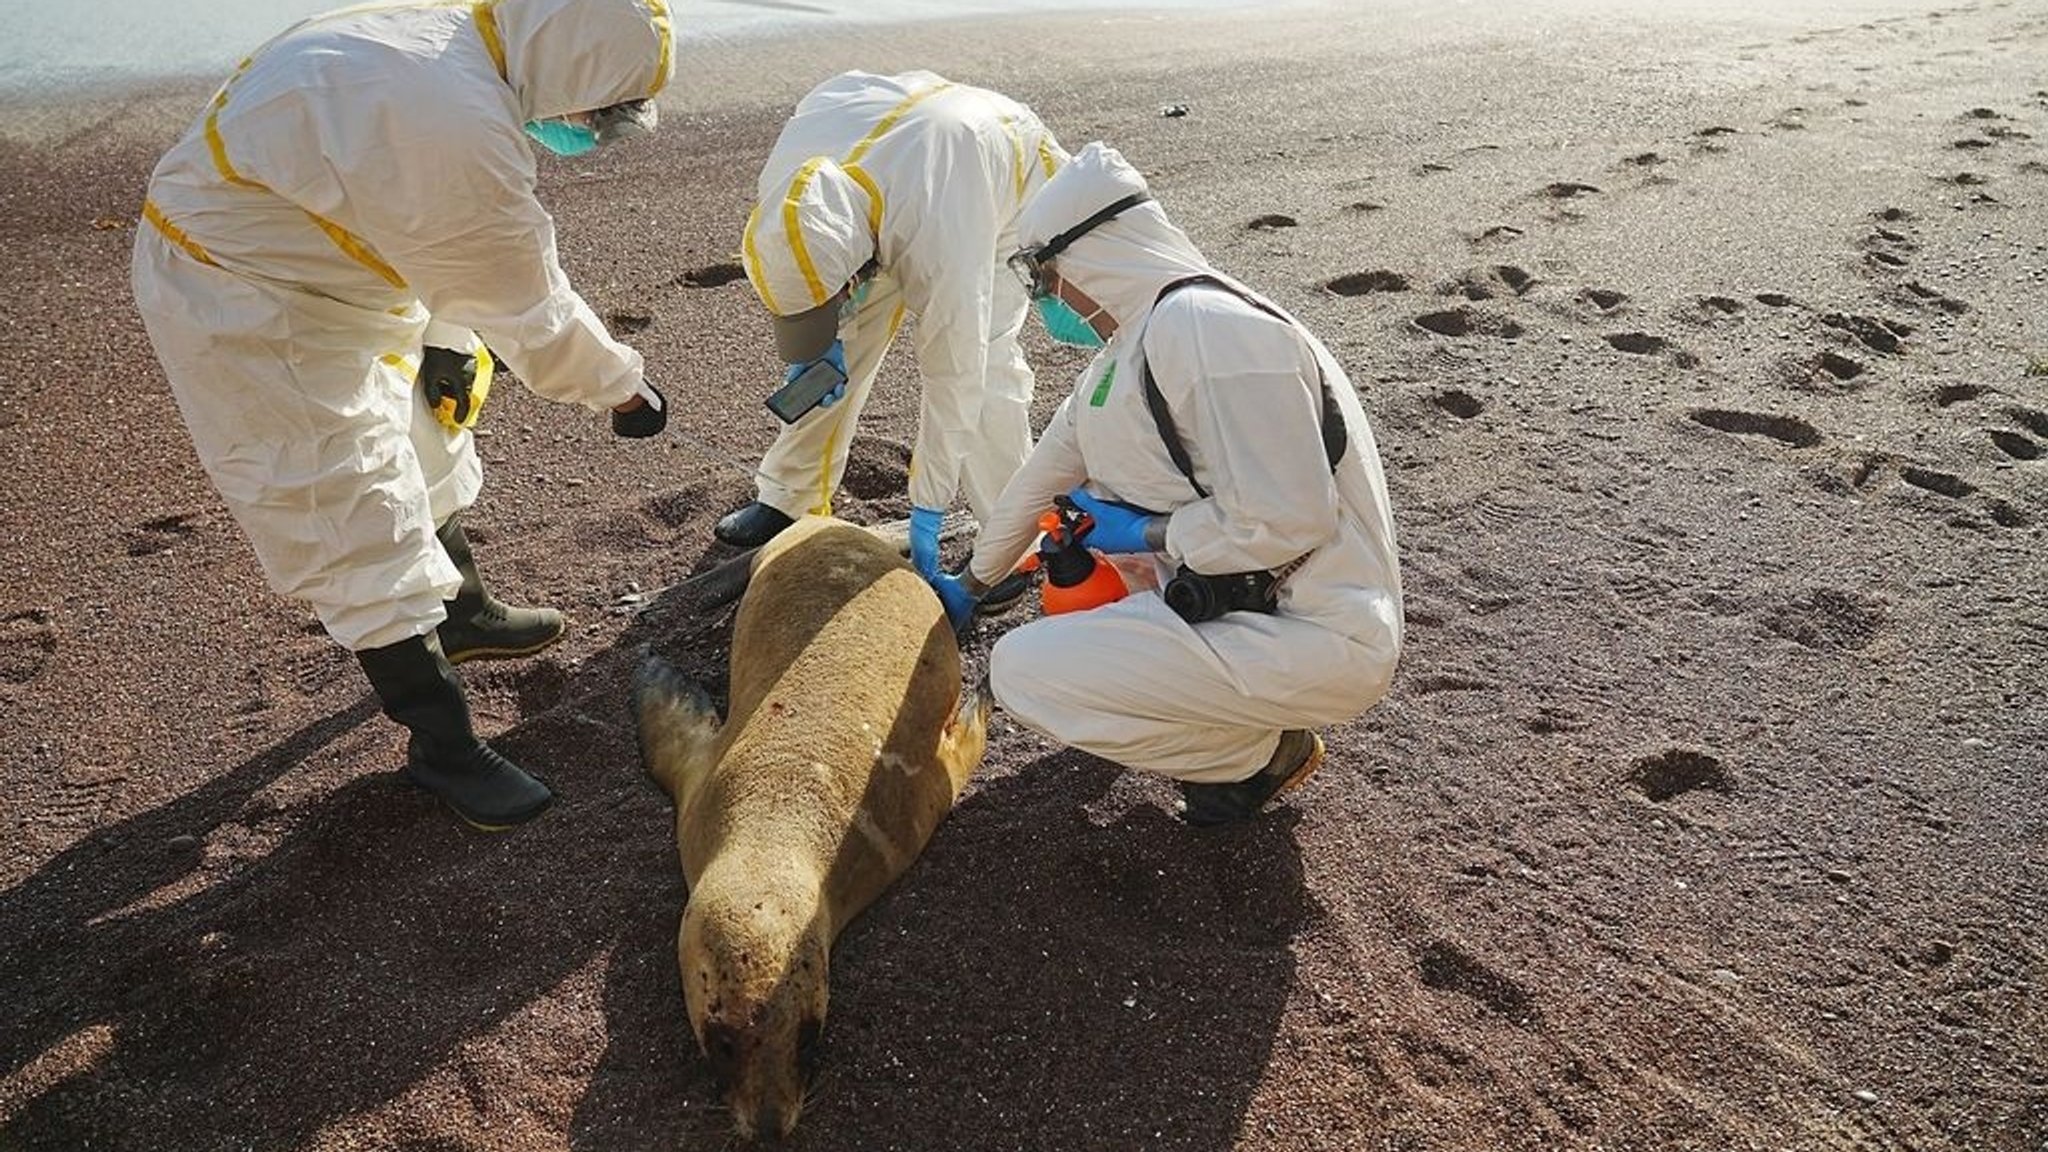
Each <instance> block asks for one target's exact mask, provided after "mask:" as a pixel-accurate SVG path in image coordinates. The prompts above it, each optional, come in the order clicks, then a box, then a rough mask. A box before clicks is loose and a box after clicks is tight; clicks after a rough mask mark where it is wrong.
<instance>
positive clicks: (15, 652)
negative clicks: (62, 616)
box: [0, 608, 57, 684]
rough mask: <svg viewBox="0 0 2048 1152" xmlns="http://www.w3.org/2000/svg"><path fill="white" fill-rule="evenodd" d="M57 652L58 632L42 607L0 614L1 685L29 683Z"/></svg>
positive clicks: (39, 674) (47, 665)
mask: <svg viewBox="0 0 2048 1152" xmlns="http://www.w3.org/2000/svg"><path fill="white" fill-rule="evenodd" d="M56 652H57V631H56V629H54V628H52V627H51V626H50V614H49V613H48V612H47V611H45V610H43V609H41V608H31V609H28V610H27V611H25V612H10V613H8V614H7V615H5V616H0V684H27V683H29V682H30V681H32V680H34V679H35V678H36V677H38V676H41V675H42V674H43V669H45V668H47V667H49V665H50V658H51V657H52V656H54V655H55V654H56Z"/></svg>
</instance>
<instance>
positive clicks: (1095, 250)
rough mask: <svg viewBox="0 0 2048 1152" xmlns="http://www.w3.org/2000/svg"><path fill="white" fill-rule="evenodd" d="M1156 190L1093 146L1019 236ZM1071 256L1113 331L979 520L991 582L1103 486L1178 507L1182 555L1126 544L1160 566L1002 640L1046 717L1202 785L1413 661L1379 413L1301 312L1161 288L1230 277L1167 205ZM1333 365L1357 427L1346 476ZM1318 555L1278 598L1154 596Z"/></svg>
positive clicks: (1019, 705) (1152, 207)
mask: <svg viewBox="0 0 2048 1152" xmlns="http://www.w3.org/2000/svg"><path fill="white" fill-rule="evenodd" d="M1143 191H1145V182H1144V179H1143V178H1142V177H1141V176H1140V175H1139V174H1138V173H1137V172H1136V171H1135V170H1134V169H1132V168H1131V167H1130V166H1129V165H1128V164H1127V163H1125V162H1124V160H1123V158H1122V157H1121V156H1119V155H1117V153H1116V152H1115V151H1114V150H1111V149H1107V148H1103V147H1102V146H1100V145H1090V146H1089V147H1088V148H1086V149H1084V150H1083V151H1082V152H1081V153H1079V154H1078V155H1077V156H1075V158H1074V159H1073V161H1072V163H1071V164H1069V165H1068V167H1067V168H1066V169H1064V170H1063V171H1062V172H1061V173H1060V174H1059V175H1058V176H1057V177H1055V178H1054V179H1053V180H1052V181H1051V182H1050V183H1048V184H1047V186H1046V188H1045V190H1044V191H1043V192H1041V193H1040V194H1039V195H1038V196H1037V197H1035V198H1034V199H1033V200H1032V202H1031V203H1030V204H1029V205H1027V206H1026V208H1025V210H1024V213H1023V215H1022V217H1021V218H1020V219H1019V222H1018V230H1019V233H1020V235H1021V237H1022V239H1023V241H1024V243H1026V244H1027V245H1029V244H1037V243H1043V242H1044V241H1046V240H1047V239H1048V238H1050V237H1051V236H1053V235H1055V234H1057V233H1059V232H1061V231H1063V230H1064V229H1066V228H1069V227H1071V226H1073V225H1075V224H1077V223H1079V222H1080V221H1082V220H1084V219H1086V218H1087V217H1088V216H1089V215H1091V214H1093V213H1094V212H1095V211H1096V210H1098V209H1100V208H1103V207H1104V206H1106V205H1109V204H1110V203H1112V202H1114V201H1116V200H1117V199H1119V198H1121V197H1123V196H1125V195H1128V194H1131V193H1134V192H1143ZM1052 267H1053V269H1054V270H1055V271H1056V272H1057V273H1058V275H1059V276H1060V277H1061V279H1063V280H1065V281H1067V282H1068V283H1070V284H1072V285H1073V286H1074V287H1076V288H1078V289H1079V290H1080V291H1081V292H1084V293H1086V294H1087V296H1088V297H1089V298H1090V299H1092V300H1093V301H1095V302H1096V303H1097V304H1100V305H1102V306H1103V307H1104V308H1105V309H1106V310H1107V311H1108V313H1109V314H1110V316H1112V317H1113V318H1114V319H1115V321H1116V324H1117V330H1116V333H1115V334H1114V335H1113V336H1112V337H1111V338H1110V340H1109V342H1108V344H1107V346H1106V347H1104V348H1103V350H1102V351H1101V352H1100V353H1099V354H1098V355H1097V356H1096V357H1095V360H1094V362H1093V363H1091V364H1089V365H1088V367H1087V368H1086V369H1085V370H1083V371H1082V373H1081V375H1080V377H1079V378H1078V379H1077V380H1076V382H1075V387H1074V391H1073V394H1072V395H1070V396H1068V397H1067V399H1066V400H1065V402H1063V403H1062V404H1061V405H1060V407H1059V409H1058V411H1056V412H1055V413H1054V414H1053V417H1052V421H1051V423H1050V424H1049V425H1048V426H1047V427H1046V429H1045V431H1044V433H1043V434H1042V435H1041V436H1040V438H1039V442H1038V446H1037V448H1036V449H1035V450H1034V451H1033V452H1032V454H1031V458H1030V460H1028V461H1027V462H1026V463H1025V465H1024V467H1023V468H1022V469H1021V470H1020V471H1019V472H1018V473H1017V475H1016V477H1015V478H1014V479H1013V480H1012V481H1011V482H1010V484H1009V487H1008V488H1007V489H1006V490H1005V491H1004V493H1003V496H1002V499H1001V500H1000V502H999V503H998V505H997V507H996V510H995V513H994V515H993V516H992V517H990V518H989V520H988V521H987V522H986V523H985V524H984V525H983V527H982V530H981V535H980V538H979V540H978V541H977V543H976V546H975V552H974V559H973V563H972V571H973V575H974V577H975V579H977V580H979V581H981V582H983V583H984V584H993V583H994V582H995V581H997V580H999V579H1001V578H1002V577H1003V576H1004V575H1005V574H1007V573H1008V572H1009V571H1010V570H1011V569H1012V568H1013V567H1014V566H1015V565H1016V563H1017V561H1018V560H1019V559H1020V558H1021V557H1022V556H1023V555H1024V554H1025V552H1026V551H1027V550H1028V549H1029V548H1030V547H1031V546H1032V543H1033V540H1034V538H1035V536H1036V534H1037V531H1038V528H1037V524H1038V516H1039V514H1040V513H1041V512H1043V511H1044V510H1045V509H1047V508H1049V507H1051V505H1052V499H1053V497H1054V496H1057V495H1061V494H1064V493H1066V492H1068V491H1069V490H1071V489H1072V488H1074V487H1075V486H1077V485H1080V484H1083V483H1086V484H1087V485H1088V487H1089V489H1090V491H1092V492H1094V493H1096V494H1098V495H1101V496H1105V497H1107V498H1110V499H1113V500H1119V501H1122V502H1124V503H1127V504H1133V505H1137V506H1139V507H1141V508H1145V509H1149V510H1151V511H1153V512H1157V513H1161V514H1165V515H1167V516H1168V521H1167V529H1166V551H1165V553H1164V554H1162V555H1158V556H1150V555H1144V554H1140V555H1139V556H1136V557H1120V558H1119V559H1121V560H1124V561H1126V563H1125V564H1120V565H1119V567H1120V569H1123V570H1124V571H1125V572H1126V574H1127V576H1128V575H1129V574H1130V573H1131V572H1132V571H1133V570H1134V569H1135V570H1136V571H1137V573H1138V575H1140V576H1141V577H1142V579H1140V580H1138V581H1136V584H1137V585H1139V586H1140V587H1138V588H1134V591H1133V592H1132V594H1131V595H1129V596H1127V597H1125V598H1124V599H1122V600H1118V601H1115V602H1113V603H1110V604H1106V605H1103V606H1101V607H1098V608H1094V609H1090V610H1088V611H1083V612H1074V613H1071V614H1066V615H1058V616H1049V617H1046V618H1044V619H1041V620H1037V621H1034V622H1032V623H1030V624H1026V625H1024V626H1023V627H1020V628H1017V629H1015V630H1013V631H1011V632H1009V633H1008V634H1006V635H1005V636H1003V638H1002V639H1000V640H999V641H997V642H996V645H995V649H994V651H993V653H992V654H991V656H990V680H991V685H992V687H993V690H994V693H995V697H996V700H997V701H998V702H999V703H1000V704H1001V705H1002V706H1003V707H1004V708H1005V709H1006V710H1008V711H1009V712H1010V714H1011V715H1013V716H1015V717H1016V718H1017V719H1018V721H1020V722H1021V723H1023V724H1025V725H1027V726H1028V727H1030V728H1032V729H1034V730H1036V731H1038V732H1041V733H1043V734H1045V735H1047V736H1050V737H1052V738H1053V739H1056V740H1059V741H1061V742H1063V743H1065V744H1068V745H1071V746H1073V747H1076V748H1080V749H1083V750H1085V751H1088V752H1091V753H1094V754H1095V755H1098V756H1101V757H1104V758H1105V759H1109V760H1113V761H1116V762H1117V763H1119V764H1123V765H1125V766H1127V767H1131V768H1138V769H1145V770H1149V771H1153V772H1159V773H1162V774H1164V775H1167V776H1171V777H1174V778H1177V779H1179V780H1182V781H1186V782H1189V783H1201V784H1211V783H1226V782H1231V781H1236V780H1241V779H1244V778H1246V777H1249V776H1251V775H1252V774H1253V773H1255V772H1257V771H1258V770H1259V769H1260V768H1261V767H1262V766H1263V765H1265V763H1266V762H1267V760H1268V759H1269V758H1270V757H1271V756H1272V755H1273V751H1274V748H1275V746H1276V745H1277V743H1278V741H1279V737H1280V733H1281V732H1282V731H1283V730H1285V729H1290V728H1301V729H1313V728H1318V727H1321V726H1324V725H1328V724H1334V723H1340V722H1342V721H1345V720H1349V719H1351V718H1352V717H1354V716H1357V715H1358V714H1359V713H1361V712H1363V711H1365V710H1366V709H1367V708H1369V707H1371V706H1372V705H1373V703H1374V702H1376V701H1377V700H1378V699H1379V698H1380V697H1381V696H1382V695H1384V694H1385V692H1386V690H1387V685H1388V683H1389V682H1390V681H1391V680H1392V678H1393V674H1394V663H1395V660H1396V658H1397V657H1398V656H1399V654H1400V648H1401V632H1402V616H1401V582H1400V570H1399V566H1398V562H1397V559H1396V556H1395V551H1394V524H1393V517H1392V514H1391V513H1390V511H1389V510H1388V506H1387V491H1386V480H1385V478H1384V476H1383V475H1382V474H1381V471H1380V462H1379V450H1378V447H1377V446H1376V445H1375V443H1374V441H1373V435H1372V429H1371V428H1370V427H1369V426H1368V425H1367V423H1366V419H1365V413H1364V411H1363V410H1362V409H1361V408H1360V407H1359V404H1358V397H1357V395H1356V393H1355V392H1354V391H1353V389H1352V386H1351V382H1350V380H1349V379H1348V378H1347V377H1346V376H1345V374H1344V369H1343V368H1342V367H1341V366H1339V365H1338V363H1337V361H1336V359H1335V358H1334V357H1333V356H1331V355H1330V352H1329V350H1328V349H1327V348H1325V347H1324V346H1323V345H1322V343H1321V342H1320V341H1319V340H1317V339H1316V338H1315V337H1314V336H1313V335H1311V334H1309V333H1308V332H1307V331H1306V330H1305V329H1303V328H1302V327H1301V326H1300V325H1299V323H1298V322H1289V321H1285V320H1281V319H1279V318H1276V317H1274V316H1272V315H1268V314H1267V313H1265V312H1262V311H1260V310H1258V309H1256V308H1254V307H1252V306H1251V305H1249V304H1247V303H1245V302H1244V300H1242V299H1240V298H1239V297H1238V296H1236V295H1233V294H1232V293H1230V292H1228V291H1224V290H1222V289H1219V288H1216V287H1213V286H1209V285H1193V286H1187V287H1183V288H1179V289H1177V290H1175V291H1173V292H1171V293H1169V294H1168V295H1166V297H1165V298H1164V299H1163V300H1160V298H1159V297H1160V293H1161V291H1162V289H1164V288H1166V286H1167V285H1168V284H1170V283H1171V282H1173V281H1175V280H1179V279H1182V278H1184V277H1188V276H1192V275H1210V276H1218V277H1219V278H1223V277H1221V274H1220V273H1218V272H1216V271H1215V270H1214V269H1213V268H1211V267H1210V265H1209V262H1208V261H1207V260H1206V259H1205V258H1204V257H1203V255H1202V253H1201V252H1200V250H1198V249H1197V248H1196V247H1195V245H1194V244H1193V242H1191V241H1190V240H1189V239H1188V238H1187V236H1186V235H1185V234H1184V233H1182V232H1181V231H1180V229H1179V228H1177V227H1175V226H1174V225H1173V224H1172V223H1171V222H1169V221H1168V220H1167V218H1166V215H1165V214H1164V213H1163V212H1162V211H1161V210H1160V208H1159V206H1158V205H1157V204H1156V203H1144V204H1139V205H1137V206H1136V207H1134V208H1131V209H1129V210H1127V211H1125V212H1124V213H1122V214H1121V215H1119V216H1117V217H1116V218H1114V219H1112V220H1111V221H1109V222H1108V223H1106V224H1104V225H1102V226H1100V227H1098V228H1096V229H1095V230H1093V231H1091V232H1089V233H1087V234H1086V235H1084V236H1082V237H1081V238H1080V239H1078V240H1076V241H1074V243H1073V244H1072V246H1071V247H1069V248H1068V249H1067V250H1066V251H1065V252H1064V253H1061V254H1060V255H1059V256H1058V257H1057V258H1056V259H1055V260H1054V261H1053V265H1052ZM1224 279H1227V278H1224ZM1231 283H1232V284H1235V283H1236V282H1235V281H1231ZM1246 291H1249V290H1246ZM1155 302H1157V303H1156V306H1155ZM1147 362H1149V364H1150V366H1151V369H1152V373H1153V376H1154V378H1155V379H1156V380H1157V382H1158V386H1159V390H1160V392H1161V394H1162V395H1163V396H1164V397H1165V400H1166V403H1167V407H1168V410H1169V412H1170V413H1171V415H1172V419H1173V423H1174V425H1175V426H1176V428H1177V430H1178V433H1179V436H1180V439H1181V441H1182V443H1183V444H1184V445H1185V447H1186V450H1187V454H1188V456H1189V458H1190V462H1191V464H1192V467H1193V471H1194V473H1195V476H1196V478H1197V479H1199V480H1200V481H1201V483H1202V486H1203V487H1204V488H1206V489H1208V491H1209V493H1210V495H1209V496H1207V497H1206V498H1205V497H1201V496H1199V495H1198V494H1197V493H1196V491H1195V490H1194V488H1193V486H1192V485H1190V484H1189V482H1188V480H1187V478H1186V477H1185V476H1183V475H1182V473H1181V472H1180V471H1179V470H1178V469H1177V468H1176V467H1175V466H1174V464H1173V461H1172V458H1171V457H1170V456H1169V455H1168V453H1167V448H1166V444H1165V441H1164V440H1163V439H1162V438H1161V434H1160V431H1159V426H1158V424H1157V423H1155V421H1154V420H1153V417H1152V415H1151V413H1150V411H1149V410H1148V409H1147V407H1146V403H1145V394H1144V389H1143V385H1142V371H1143V366H1144V364H1145V363H1147ZM1318 370H1320V372H1321V376H1322V379H1323V380H1325V381H1327V383H1328V384H1329V387H1330V390H1331V392H1332V393H1334V395H1335V398H1336V401H1337V404H1338V407H1339V409H1340V410H1341V412H1342V413H1343V419H1344V422H1345V429H1346V433H1347V435H1348V438H1349V446H1348V449H1347V450H1346V451H1345V453H1344V455H1343V456H1342V458H1341V459H1340V460H1339V461H1338V463H1337V466H1336V468H1335V471H1334V474H1333V472H1332V469H1331V466H1330V463H1329V460H1328V459H1327V457H1326V456H1325V454H1324V450H1323V443H1322V439H1321V434H1320V423H1319V419H1318V414H1319V412H1320V410H1321V393H1320V388H1319V386H1318V383H1317V379H1318ZM1304 555H1306V556H1307V559H1306V561H1305V562H1304V563H1303V564H1302V565H1301V567H1300V568H1299V569H1298V570H1296V571H1294V572H1293V573H1292V574H1291V575H1290V576H1288V577H1287V578H1286V579H1285V580H1284V581H1283V582H1282V583H1281V585H1280V591H1279V604H1278V610H1277V611H1276V612H1274V613H1272V614H1270V615H1267V614H1262V613H1257V612H1243V611H1239V612H1230V613H1228V614H1226V615H1224V616H1222V617H1221V618H1219V619H1216V620H1212V621H1208V622H1205V623H1201V624H1189V623H1188V622H1187V621H1185V620H1183V619H1181V618H1180V617H1179V616H1178V615H1176V614H1175V613H1174V612H1173V611H1172V610H1171V609H1169V608H1168V607H1167V606H1166V603H1165V601H1164V600H1163V599H1162V598H1161V596H1160V594H1159V592H1158V591H1157V587H1158V584H1159V583H1160V582H1163V581H1164V580H1165V579H1166V578H1167V577H1169V576H1170V575H1171V574H1172V573H1173V572H1174V570H1175V568H1176V566H1177V565H1179V564H1187V565H1189V566H1190V567H1192V568H1193V569H1194V570H1195V571H1197V572H1203V573H1210V574H1224V573H1232V572H1245V571H1253V570H1259V569H1265V570H1272V569H1277V568H1280V567H1282V566H1283V565H1286V564H1288V563H1289V562H1291V561H1294V560H1296V559H1297V558H1299V557H1302V556H1304ZM1133 559H1137V560H1139V561H1140V562H1141V564H1140V565H1131V564H1129V563H1128V562H1129V561H1131V560H1133Z"/></svg>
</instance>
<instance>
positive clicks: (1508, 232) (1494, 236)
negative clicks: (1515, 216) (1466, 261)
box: [1471, 224, 1523, 247]
mask: <svg viewBox="0 0 2048 1152" xmlns="http://www.w3.org/2000/svg"><path fill="white" fill-rule="evenodd" d="M1522 235H1523V233H1522V230H1521V229H1520V228H1517V227H1515V226H1514V225H1513V224H1495V225H1494V226H1493V227H1491V228H1488V229H1487V230H1486V231H1484V232H1481V233H1480V234H1479V235H1477V236H1474V237H1472V240H1471V243H1472V244H1473V246H1474V247H1477V246H1479V245H1482V244H1505V243H1507V242H1508V241H1511V240H1520V239H1521V238H1522Z"/></svg>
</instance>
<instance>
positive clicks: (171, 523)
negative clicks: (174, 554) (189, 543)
mask: <svg viewBox="0 0 2048 1152" xmlns="http://www.w3.org/2000/svg"><path fill="white" fill-rule="evenodd" d="M198 518H199V513H197V512H180V513H177V514H176V515H172V516H159V517H157V518H156V519H154V520H145V521H143V522H142V523H140V524H137V525H136V526H135V527H133V528H130V529H129V530H128V554H129V555H130V556H154V555H156V554H157V553H159V552H168V551H170V550H171V549H172V548H174V547H176V546H177V545H178V544H179V543H181V542H183V541H185V540H189V539H191V538H192V537H193V536H195V535H197V534H198V532H199V528H198V526H197V525H195V524H194V523H192V522H193V521H194V520H197V519H198Z"/></svg>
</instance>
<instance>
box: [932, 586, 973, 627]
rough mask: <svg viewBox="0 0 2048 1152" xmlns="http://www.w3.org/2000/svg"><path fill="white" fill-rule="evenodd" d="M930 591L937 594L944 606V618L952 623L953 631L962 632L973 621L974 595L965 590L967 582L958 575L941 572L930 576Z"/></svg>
mask: <svg viewBox="0 0 2048 1152" xmlns="http://www.w3.org/2000/svg"><path fill="white" fill-rule="evenodd" d="M931 582H932V591H934V592H937V593H938V594H939V603H941V604H944V605H945V606H946V620H947V622H949V623H951V624H952V625H953V631H954V632H955V633H956V634H957V633H963V632H965V631H967V626H968V625H969V624H972V623H974V605H975V603H976V597H975V595H974V593H972V592H969V591H968V590H967V582H966V581H964V580H962V579H961V578H960V577H958V576H954V575H952V574H950V573H947V572H941V573H939V574H938V575H936V576H934V577H932V578H931Z"/></svg>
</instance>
